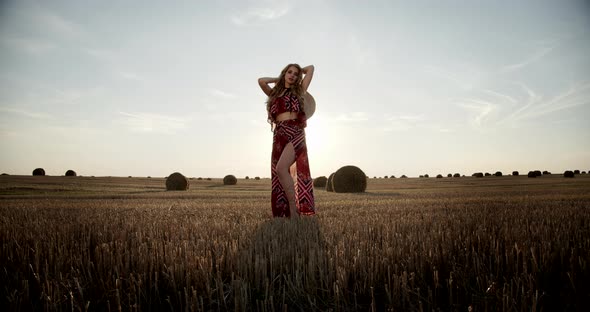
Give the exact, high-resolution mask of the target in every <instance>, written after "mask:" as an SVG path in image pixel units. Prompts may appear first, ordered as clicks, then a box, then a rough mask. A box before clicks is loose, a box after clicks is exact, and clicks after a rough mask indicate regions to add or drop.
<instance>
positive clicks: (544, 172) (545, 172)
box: [543, 170, 551, 175]
mask: <svg viewBox="0 0 590 312" xmlns="http://www.w3.org/2000/svg"><path fill="white" fill-rule="evenodd" d="M550 174H551V172H549V171H547V170H545V171H543V175H550Z"/></svg>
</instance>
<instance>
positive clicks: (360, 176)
mask: <svg viewBox="0 0 590 312" xmlns="http://www.w3.org/2000/svg"><path fill="white" fill-rule="evenodd" d="M332 184H333V188H334V192H336V193H362V192H364V191H365V190H366V189H367V175H366V174H365V173H364V172H363V171H362V170H361V169H360V168H358V167H356V166H344V167H342V168H340V169H338V170H337V171H336V172H335V173H334V177H333V178H332Z"/></svg>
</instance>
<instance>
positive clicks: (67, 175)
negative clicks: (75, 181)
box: [66, 169, 78, 177]
mask: <svg viewBox="0 0 590 312" xmlns="http://www.w3.org/2000/svg"><path fill="white" fill-rule="evenodd" d="M77 175H78V174H76V171H74V170H71V169H70V170H68V171H66V177H75V176H77Z"/></svg>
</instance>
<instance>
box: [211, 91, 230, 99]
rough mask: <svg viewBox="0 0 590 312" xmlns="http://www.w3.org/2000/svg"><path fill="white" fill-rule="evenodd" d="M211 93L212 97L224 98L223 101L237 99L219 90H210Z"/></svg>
mask: <svg viewBox="0 0 590 312" xmlns="http://www.w3.org/2000/svg"><path fill="white" fill-rule="evenodd" d="M209 93H211V95H213V96H215V97H218V98H223V99H233V98H235V97H236V96H235V95H234V94H232V93H229V92H225V91H221V90H218V89H211V90H209Z"/></svg>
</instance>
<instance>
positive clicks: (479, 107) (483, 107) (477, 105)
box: [456, 98, 498, 128]
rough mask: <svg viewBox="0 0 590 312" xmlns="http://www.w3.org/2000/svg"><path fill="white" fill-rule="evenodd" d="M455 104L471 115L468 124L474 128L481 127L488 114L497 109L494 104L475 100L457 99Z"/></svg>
mask: <svg viewBox="0 0 590 312" xmlns="http://www.w3.org/2000/svg"><path fill="white" fill-rule="evenodd" d="M456 103H457V105H458V106H459V107H462V108H464V109H466V110H468V111H470V112H471V113H472V118H471V119H470V121H469V123H470V124H471V125H472V126H474V127H476V128H480V127H482V126H483V125H484V123H485V122H486V120H487V119H488V117H489V116H490V114H491V113H492V112H493V111H495V110H496V109H497V108H498V105H497V104H495V103H492V102H490V101H486V100H483V99H476V98H467V99H459V100H457V101H456Z"/></svg>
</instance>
